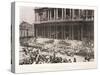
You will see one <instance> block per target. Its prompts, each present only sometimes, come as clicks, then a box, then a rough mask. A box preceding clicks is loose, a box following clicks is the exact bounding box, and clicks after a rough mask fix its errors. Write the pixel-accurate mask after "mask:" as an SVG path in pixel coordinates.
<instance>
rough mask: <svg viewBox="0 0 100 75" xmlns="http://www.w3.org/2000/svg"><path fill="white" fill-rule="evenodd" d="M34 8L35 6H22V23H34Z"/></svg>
mask: <svg viewBox="0 0 100 75" xmlns="http://www.w3.org/2000/svg"><path fill="white" fill-rule="evenodd" d="M34 18H35V15H34V8H33V7H25V6H24V7H20V23H21V22H22V21H26V22H28V23H30V24H32V23H34Z"/></svg>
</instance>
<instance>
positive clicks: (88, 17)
mask: <svg viewBox="0 0 100 75" xmlns="http://www.w3.org/2000/svg"><path fill="white" fill-rule="evenodd" d="M93 20H94V17H91V16H87V17H85V18H65V19H62V18H61V19H50V20H48V19H46V20H40V21H35V24H38V23H49V22H69V21H93Z"/></svg>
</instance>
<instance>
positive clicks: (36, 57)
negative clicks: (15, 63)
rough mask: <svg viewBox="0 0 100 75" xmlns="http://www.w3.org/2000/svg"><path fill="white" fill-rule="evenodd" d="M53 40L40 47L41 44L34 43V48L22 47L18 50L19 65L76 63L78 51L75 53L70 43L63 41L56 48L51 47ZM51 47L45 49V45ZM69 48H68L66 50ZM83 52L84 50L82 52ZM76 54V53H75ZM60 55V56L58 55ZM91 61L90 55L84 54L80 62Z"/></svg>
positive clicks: (79, 52)
mask: <svg viewBox="0 0 100 75" xmlns="http://www.w3.org/2000/svg"><path fill="white" fill-rule="evenodd" d="M53 42H54V41H53V40H51V41H50V40H49V41H46V42H45V43H46V44H45V46H44V45H43V46H41V44H37V43H36V41H35V43H36V44H35V45H34V46H26V47H22V48H21V50H20V56H21V57H20V61H19V62H20V63H19V64H20V65H23V64H44V63H74V62H78V59H77V57H75V55H80V54H81V50H80V51H78V52H77V51H76V50H75V49H72V47H71V48H70V46H71V43H66V42H64V41H60V42H59V44H57V45H56V46H55V45H53ZM50 43H51V45H52V46H51V47H50V46H49V47H46V45H50ZM68 47H69V48H68ZM82 51H84V50H82ZM76 52H77V53H76ZM58 54H60V55H58ZM89 61H91V56H90V54H88V53H87V54H86V53H85V56H82V62H89Z"/></svg>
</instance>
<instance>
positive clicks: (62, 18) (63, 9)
mask: <svg viewBox="0 0 100 75" xmlns="http://www.w3.org/2000/svg"><path fill="white" fill-rule="evenodd" d="M63 19H64V9H63V8H62V20H63Z"/></svg>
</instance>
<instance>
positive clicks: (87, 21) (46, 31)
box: [34, 7, 94, 40]
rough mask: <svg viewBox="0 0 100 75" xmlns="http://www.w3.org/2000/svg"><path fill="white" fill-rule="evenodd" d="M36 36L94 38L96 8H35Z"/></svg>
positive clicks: (76, 38)
mask: <svg viewBox="0 0 100 75" xmlns="http://www.w3.org/2000/svg"><path fill="white" fill-rule="evenodd" d="M34 10H35V23H34V29H35V37H41V38H53V39H69V40H83V39H88V40H93V39H94V10H88V9H69V8H46V7H44V8H35V9H34Z"/></svg>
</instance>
